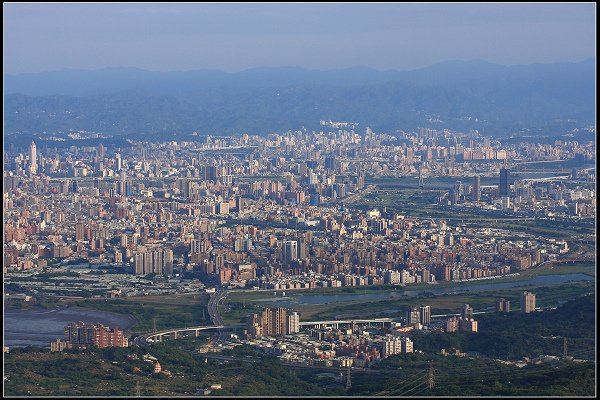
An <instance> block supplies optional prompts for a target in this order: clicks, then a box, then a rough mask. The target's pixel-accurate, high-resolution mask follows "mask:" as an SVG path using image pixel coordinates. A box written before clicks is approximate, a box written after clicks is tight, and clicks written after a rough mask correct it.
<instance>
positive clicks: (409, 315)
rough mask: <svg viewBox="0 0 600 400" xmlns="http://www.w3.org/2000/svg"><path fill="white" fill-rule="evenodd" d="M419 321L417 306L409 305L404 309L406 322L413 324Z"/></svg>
mask: <svg viewBox="0 0 600 400" xmlns="http://www.w3.org/2000/svg"><path fill="white" fill-rule="evenodd" d="M420 322H421V321H420V315H419V309H418V308H417V307H409V308H408V309H407V310H406V324H407V325H414V324H418V323H420Z"/></svg>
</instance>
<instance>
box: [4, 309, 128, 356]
mask: <svg viewBox="0 0 600 400" xmlns="http://www.w3.org/2000/svg"><path fill="white" fill-rule="evenodd" d="M77 321H83V322H87V323H92V322H99V323H101V324H104V325H107V326H109V327H110V328H113V327H115V326H118V327H119V328H121V329H123V330H128V329H130V328H131V327H132V326H133V325H134V324H135V322H136V320H135V318H134V317H133V316H131V315H124V314H117V313H112V312H107V311H98V310H90V309H86V308H77V307H69V308H56V309H52V310H40V309H30V310H14V309H9V310H4V345H5V346H9V347H23V346H43V347H49V345H50V342H51V341H54V340H56V339H58V338H60V339H63V340H64V327H65V325H67V324H69V323H70V322H77Z"/></svg>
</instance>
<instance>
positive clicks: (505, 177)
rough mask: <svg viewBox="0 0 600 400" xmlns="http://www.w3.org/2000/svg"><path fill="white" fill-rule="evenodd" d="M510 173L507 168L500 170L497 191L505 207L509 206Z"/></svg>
mask: <svg viewBox="0 0 600 400" xmlns="http://www.w3.org/2000/svg"><path fill="white" fill-rule="evenodd" d="M509 178H510V171H509V170H508V169H507V168H500V185H499V186H498V191H499V195H500V199H501V200H502V203H503V205H504V206H505V207H509V205H510V184H509Z"/></svg>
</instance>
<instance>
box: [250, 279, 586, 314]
mask: <svg viewBox="0 0 600 400" xmlns="http://www.w3.org/2000/svg"><path fill="white" fill-rule="evenodd" d="M595 279H596V278H594V277H593V276H589V275H586V274H581V273H577V274H564V275H542V276H537V277H535V278H532V279H528V280H522V281H510V282H502V280H501V279H495V280H494V282H489V283H475V284H474V283H469V284H458V285H455V286H450V287H441V288H436V287H435V285H431V286H428V287H422V286H421V287H420V288H419V289H418V290H410V289H409V290H406V288H410V286H406V287H405V288H403V289H404V290H400V291H398V292H390V291H386V292H384V293H364V294H362V293H351V294H350V293H349V294H314V295H311V294H296V293H294V294H290V295H288V296H286V297H275V298H270V299H269V298H267V297H265V299H261V300H258V301H264V302H265V303H266V304H270V305H273V306H277V307H290V306H292V305H294V304H314V305H318V304H331V303H337V302H347V301H358V300H386V299H393V298H402V297H416V296H418V295H419V294H420V293H423V292H430V293H433V294H435V295H442V294H455V293H462V292H476V291H485V290H496V289H506V288H513V287H519V286H529V285H555V284H561V283H565V282H570V281H575V282H579V281H593V280H595Z"/></svg>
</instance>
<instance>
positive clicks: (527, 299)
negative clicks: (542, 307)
mask: <svg viewBox="0 0 600 400" xmlns="http://www.w3.org/2000/svg"><path fill="white" fill-rule="evenodd" d="M533 311H535V293H531V292H527V291H525V292H523V294H522V295H521V312H522V313H530V312H533Z"/></svg>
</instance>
